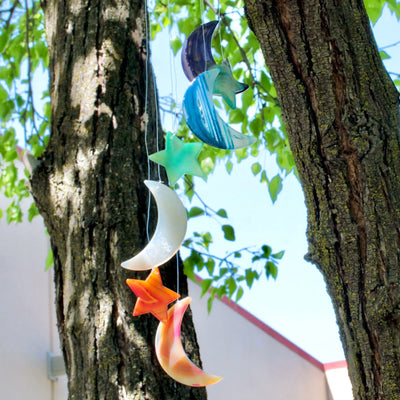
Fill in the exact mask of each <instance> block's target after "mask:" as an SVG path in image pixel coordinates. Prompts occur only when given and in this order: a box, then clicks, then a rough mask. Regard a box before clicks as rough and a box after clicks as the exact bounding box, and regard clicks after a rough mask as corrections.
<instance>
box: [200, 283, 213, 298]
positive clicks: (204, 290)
mask: <svg viewBox="0 0 400 400" xmlns="http://www.w3.org/2000/svg"><path fill="white" fill-rule="evenodd" d="M212 283H213V280H212V279H203V280H202V281H201V285H200V286H201V294H200V297H203V296H204V295H205V294H206V293H207V292H208V289H210V287H211V285H212Z"/></svg>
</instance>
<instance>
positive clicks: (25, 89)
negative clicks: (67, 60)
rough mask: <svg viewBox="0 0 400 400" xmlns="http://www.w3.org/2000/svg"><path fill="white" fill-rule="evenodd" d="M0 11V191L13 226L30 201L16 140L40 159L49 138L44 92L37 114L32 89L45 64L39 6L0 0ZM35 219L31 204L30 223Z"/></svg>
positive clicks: (34, 211)
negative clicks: (0, 171)
mask: <svg viewBox="0 0 400 400" xmlns="http://www.w3.org/2000/svg"><path fill="white" fill-rule="evenodd" d="M0 11H1V12H0V105H1V106H0V134H1V135H2V136H0V154H1V157H2V160H3V161H2V164H3V169H2V173H1V177H0V190H1V192H3V193H4V195H5V196H6V197H7V198H9V199H10V202H9V204H8V206H7V209H6V215H7V222H8V223H11V222H21V221H22V210H21V200H22V199H24V198H26V197H29V192H28V190H27V188H26V178H27V176H26V175H24V176H22V177H20V175H21V172H20V171H18V168H17V166H16V164H15V162H16V161H17V160H18V158H19V156H20V153H21V152H18V151H17V144H18V140H17V137H19V138H21V137H23V138H24V141H25V144H26V146H27V147H28V148H30V149H31V151H32V153H33V154H34V156H40V155H41V154H42V152H43V151H44V148H45V145H46V144H47V141H48V137H49V132H48V127H49V117H50V105H49V101H48V94H47V92H48V89H47V87H45V88H44V90H43V93H42V96H41V97H42V99H43V100H44V101H43V102H42V107H41V108H42V109H41V110H40V112H39V111H38V109H37V108H36V107H35V101H36V100H35V99H34V90H33V77H34V74H35V73H36V72H38V71H39V67H41V70H42V71H41V73H42V74H43V71H45V70H47V68H48V63H49V60H48V51H47V44H46V40H45V34H44V24H43V13H42V11H41V8H40V3H39V1H34V2H32V3H31V4H28V3H27V2H25V3H20V2H19V1H0ZM37 214H38V212H37V209H36V206H35V205H34V204H32V205H31V206H30V207H29V209H28V220H29V221H31V220H32V218H33V217H34V216H35V215H37ZM0 217H1V214H0Z"/></svg>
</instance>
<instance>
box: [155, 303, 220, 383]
mask: <svg viewBox="0 0 400 400" xmlns="http://www.w3.org/2000/svg"><path fill="white" fill-rule="evenodd" d="M191 300H192V299H191V298H190V297H185V298H184V299H183V300H178V301H177V302H176V303H175V304H174V305H173V306H172V307H171V308H170V309H169V310H168V319H167V321H166V322H160V324H159V325H158V328H157V333H156V354H157V358H158V361H159V362H160V364H161V367H162V368H163V370H164V371H165V372H166V373H167V374H168V375H169V376H170V377H171V378H173V379H175V380H176V381H178V382H180V383H183V384H184V385H187V386H207V385H212V384H214V383H217V382H219V381H220V380H221V379H222V377H220V376H215V375H209V374H207V373H206V372H204V371H203V370H202V369H200V368H199V367H197V366H196V365H194V364H193V362H192V361H190V360H189V358H188V356H187V355H186V353H185V351H184V349H183V346H182V342H181V325H182V318H183V314H184V313H185V311H186V309H187V307H188V305H189V303H190V302H191Z"/></svg>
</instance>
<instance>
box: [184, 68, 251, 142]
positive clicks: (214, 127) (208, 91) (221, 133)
mask: <svg viewBox="0 0 400 400" xmlns="http://www.w3.org/2000/svg"><path fill="white" fill-rule="evenodd" d="M220 71H221V69H220V67H215V68H212V69H211V70H209V71H205V72H203V73H202V74H200V75H199V76H198V77H197V78H196V79H195V80H194V81H193V82H192V83H191V85H190V86H189V87H188V89H187V90H186V93H185V96H184V98H183V114H184V117H185V120H186V123H187V124H188V126H189V128H190V130H191V131H192V132H193V133H194V134H195V135H196V136H197V137H198V138H199V139H200V140H202V141H203V142H204V143H207V144H209V145H210V146H213V147H217V148H219V149H227V150H231V149H239V148H242V147H247V146H251V145H252V144H253V143H255V142H256V140H257V139H256V138H255V137H252V136H246V135H243V134H242V133H240V132H238V131H236V130H235V129H233V128H231V127H230V126H229V125H228V124H227V123H226V122H224V121H223V120H222V118H221V117H220V116H219V115H218V113H217V111H216V109H215V106H214V102H213V95H212V93H213V89H214V84H215V80H216V79H217V77H218V75H219V73H220ZM232 90H234V89H232Z"/></svg>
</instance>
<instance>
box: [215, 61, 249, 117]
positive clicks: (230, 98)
mask: <svg viewBox="0 0 400 400" xmlns="http://www.w3.org/2000/svg"><path fill="white" fill-rule="evenodd" d="M218 68H219V69H220V73H219V74H218V76H217V79H216V80H215V84H214V88H213V93H214V94H219V95H221V96H222V98H223V99H224V100H225V101H226V104H228V106H229V107H230V108H232V110H234V109H235V108H236V98H235V94H237V93H241V92H244V91H245V90H246V89H248V87H249V86H248V85H246V84H245V83H241V82H238V81H237V80H236V79H235V78H234V77H233V74H232V67H231V64H230V63H229V61H228V59H227V58H226V59H225V60H223V61H222V63H221V65H218Z"/></svg>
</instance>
